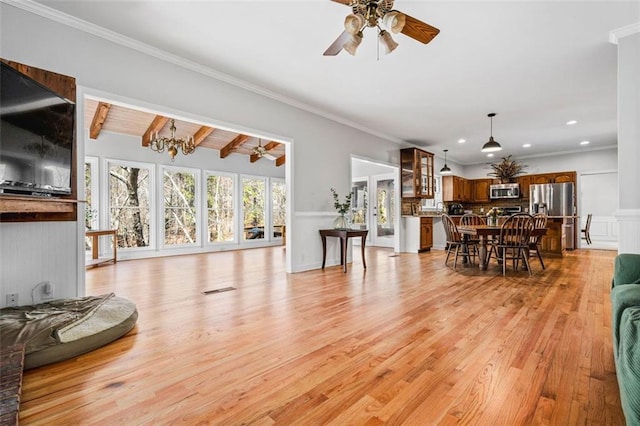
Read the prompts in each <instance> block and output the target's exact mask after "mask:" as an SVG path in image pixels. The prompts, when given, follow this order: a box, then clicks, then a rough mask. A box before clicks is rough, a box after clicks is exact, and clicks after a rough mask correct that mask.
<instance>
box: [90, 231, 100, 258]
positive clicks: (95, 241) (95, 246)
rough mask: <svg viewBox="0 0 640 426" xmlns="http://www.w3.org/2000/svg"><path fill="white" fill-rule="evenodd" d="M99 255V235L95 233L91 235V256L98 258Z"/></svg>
mask: <svg viewBox="0 0 640 426" xmlns="http://www.w3.org/2000/svg"><path fill="white" fill-rule="evenodd" d="M98 256H99V253H98V236H97V235H93V236H92V237H91V257H92V258H93V259H97V258H98Z"/></svg>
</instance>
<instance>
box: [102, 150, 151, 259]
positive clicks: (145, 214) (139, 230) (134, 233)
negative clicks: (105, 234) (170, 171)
mask: <svg viewBox="0 0 640 426" xmlns="http://www.w3.org/2000/svg"><path fill="white" fill-rule="evenodd" d="M108 170H109V222H110V224H111V227H112V228H117V230H118V247H119V248H130V247H147V246H149V238H150V236H149V228H150V225H149V221H150V208H149V200H150V198H149V195H150V192H151V191H150V186H151V182H150V179H151V171H150V168H149V167H148V166H145V165H140V164H128V163H115V162H111V163H109V167H108Z"/></svg>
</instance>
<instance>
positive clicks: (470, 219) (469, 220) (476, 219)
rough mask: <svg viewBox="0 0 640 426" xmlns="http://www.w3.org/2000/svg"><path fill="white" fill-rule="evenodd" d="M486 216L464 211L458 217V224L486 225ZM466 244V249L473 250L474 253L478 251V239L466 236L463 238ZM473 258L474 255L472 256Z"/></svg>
mask: <svg viewBox="0 0 640 426" xmlns="http://www.w3.org/2000/svg"><path fill="white" fill-rule="evenodd" d="M486 224H487V218H486V217H484V216H480V215H477V214H474V213H466V214H464V215H462V217H461V218H460V225H462V226H478V225H486ZM465 242H466V244H467V250H473V251H474V253H480V248H479V247H480V239H479V238H470V237H467V238H466V240H465ZM474 259H475V257H474Z"/></svg>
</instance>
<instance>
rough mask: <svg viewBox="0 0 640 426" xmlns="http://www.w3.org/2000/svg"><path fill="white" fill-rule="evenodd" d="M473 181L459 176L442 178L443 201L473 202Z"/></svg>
mask: <svg viewBox="0 0 640 426" xmlns="http://www.w3.org/2000/svg"><path fill="white" fill-rule="evenodd" d="M471 186H472V185H471V181H469V180H467V179H465V178H461V177H459V176H451V175H450V176H442V201H446V202H449V201H459V202H468V201H470V200H471Z"/></svg>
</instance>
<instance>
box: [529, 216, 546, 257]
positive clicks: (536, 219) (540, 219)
mask: <svg viewBox="0 0 640 426" xmlns="http://www.w3.org/2000/svg"><path fill="white" fill-rule="evenodd" d="M546 227H547V215H546V214H544V213H536V214H534V215H533V229H540V228H546ZM542 237H543V236H542V235H538V236H537V237H531V238H530V239H529V256H531V254H532V253H534V252H535V253H536V254H537V255H538V260H540V265H542V269H544V261H543V260H542V254H541V253H540V241H541V240H542Z"/></svg>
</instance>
